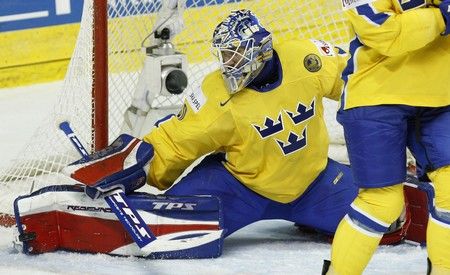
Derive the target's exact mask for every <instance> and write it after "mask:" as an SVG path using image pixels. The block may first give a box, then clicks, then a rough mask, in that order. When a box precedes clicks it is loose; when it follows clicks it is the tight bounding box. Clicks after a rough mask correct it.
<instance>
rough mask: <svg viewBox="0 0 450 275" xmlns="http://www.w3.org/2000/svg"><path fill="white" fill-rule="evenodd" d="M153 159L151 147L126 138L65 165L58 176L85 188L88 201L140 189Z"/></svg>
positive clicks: (127, 136)
mask: <svg viewBox="0 0 450 275" xmlns="http://www.w3.org/2000/svg"><path fill="white" fill-rule="evenodd" d="M152 158H153V146H152V145H151V144H149V143H146V142H144V141H142V140H140V139H137V138H134V137H132V136H129V135H127V134H122V135H120V136H119V137H118V138H117V139H116V140H115V141H114V142H113V143H112V144H111V145H109V146H108V147H106V148H105V149H103V150H100V151H98V152H96V153H94V154H91V155H89V158H88V159H85V158H83V159H81V160H78V161H76V162H74V163H72V164H69V165H68V166H67V167H65V168H64V169H63V170H62V173H63V174H65V175H67V176H69V177H71V178H72V179H74V180H76V181H77V182H79V183H81V184H83V185H85V192H86V194H87V195H88V196H89V197H91V198H92V199H96V198H98V197H99V196H100V195H101V194H103V193H106V192H109V191H112V190H115V189H121V190H122V191H124V192H125V193H129V192H131V191H133V190H136V189H138V188H140V187H141V186H143V185H144V184H145V182H146V178H147V171H148V169H149V165H150V161H151V159H152Z"/></svg>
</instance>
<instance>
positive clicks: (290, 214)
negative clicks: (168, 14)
mask: <svg viewBox="0 0 450 275" xmlns="http://www.w3.org/2000/svg"><path fill="white" fill-rule="evenodd" d="M213 49H214V51H215V53H216V54H217V57H218V59H219V61H220V64H221V66H220V70H218V71H215V72H213V73H211V74H210V75H208V76H207V77H206V78H205V80H204V82H203V84H202V87H201V89H200V90H198V91H197V92H193V93H191V94H189V95H187V97H186V101H185V104H184V106H183V108H182V110H181V112H180V113H179V114H178V116H172V117H170V118H168V119H166V120H162V121H160V122H159V123H158V124H159V125H158V127H157V128H155V129H153V130H152V131H151V132H150V133H149V134H148V135H147V136H145V137H144V141H146V142H148V143H150V144H152V145H153V147H154V150H155V155H154V157H153V159H152V162H151V166H150V170H149V173H148V183H149V184H150V185H153V186H156V187H157V188H159V189H161V190H165V189H168V188H169V187H171V186H172V184H173V183H174V181H175V180H176V179H177V178H178V177H179V176H180V175H181V174H182V173H183V171H184V170H185V169H186V168H187V167H188V166H190V165H191V164H192V163H193V162H194V161H195V160H196V159H198V158H200V157H201V156H202V155H204V154H208V153H212V154H211V155H209V156H208V157H206V158H205V159H204V160H203V161H202V162H201V163H200V164H199V165H198V166H197V167H196V168H195V169H194V170H193V171H192V172H190V173H189V174H188V175H187V176H186V177H184V178H182V179H181V181H180V182H178V183H176V184H175V185H173V187H172V188H170V189H169V190H168V191H167V192H166V194H169V195H193V194H210V195H215V196H218V197H219V198H220V199H221V201H222V204H223V209H225V210H224V223H225V226H224V227H225V228H226V230H227V233H226V235H229V234H231V233H233V232H234V231H236V230H238V229H240V228H242V227H244V226H245V225H248V224H250V223H253V222H255V221H258V220H262V219H286V220H290V221H293V222H296V223H298V224H302V225H306V226H310V227H313V228H316V229H318V230H320V231H323V232H328V233H333V232H334V230H335V228H336V226H337V223H338V221H339V220H340V219H341V218H342V217H343V214H344V213H345V212H346V211H347V210H348V208H349V204H350V202H351V201H352V200H353V198H354V197H355V196H356V193H357V188H356V185H354V184H353V179H352V176H351V175H350V174H349V172H350V169H349V168H348V167H347V166H345V165H343V164H340V163H337V162H335V161H333V160H330V159H328V157H327V156H328V142H329V141H328V134H327V129H326V126H325V122H324V118H323V106H322V98H323V97H328V98H332V99H335V100H337V99H339V96H340V93H341V89H342V80H341V79H340V75H341V71H342V69H343V68H344V66H345V64H346V60H347V55H346V54H345V53H344V52H343V51H342V50H340V49H339V48H336V47H334V46H332V45H330V44H329V43H327V42H324V41H319V40H301V41H290V42H285V43H280V44H275V45H274V46H273V45H272V35H271V33H270V32H268V31H267V30H266V29H264V28H263V27H262V26H261V24H260V23H259V21H258V19H257V18H256V17H255V15H254V14H253V13H252V12H250V11H248V10H239V11H234V12H232V13H231V14H230V15H229V16H228V17H227V18H226V19H225V20H224V21H223V22H221V23H220V24H219V25H218V26H217V28H216V29H215V31H214V35H213Z"/></svg>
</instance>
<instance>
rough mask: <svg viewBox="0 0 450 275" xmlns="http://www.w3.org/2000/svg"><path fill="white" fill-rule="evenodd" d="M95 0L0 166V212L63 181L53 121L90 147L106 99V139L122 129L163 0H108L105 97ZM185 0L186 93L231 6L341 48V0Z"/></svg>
mask: <svg viewBox="0 0 450 275" xmlns="http://www.w3.org/2000/svg"><path fill="white" fill-rule="evenodd" d="M94 1H98V0H85V1H84V2H85V3H84V9H83V16H82V21H81V26H80V31H79V36H78V39H77V43H76V47H75V51H74V53H73V56H72V59H71V62H70V65H69V67H68V71H67V74H66V77H65V80H64V84H63V88H62V91H61V92H60V93H59V99H58V101H57V104H56V105H55V107H54V110H53V112H52V114H51V115H50V116H49V117H48V118H47V119H46V121H44V122H43V123H42V125H41V126H40V127H38V129H37V131H36V132H35V134H34V135H33V137H32V139H31V141H30V142H29V143H28V144H27V145H26V146H25V148H24V149H23V150H22V151H21V152H20V154H18V156H19V157H17V158H16V159H14V160H12V161H11V162H10V165H9V166H8V167H7V168H6V169H4V170H3V171H1V172H0V213H6V214H12V213H13V209H12V203H13V200H14V199H15V198H16V197H17V196H18V195H21V194H27V193H30V192H32V191H33V190H37V189H38V188H40V187H42V186H46V185H51V184H59V183H61V182H64V179H63V178H62V177H63V176H61V175H60V174H59V173H58V172H59V171H60V169H61V168H62V167H64V166H65V165H67V164H68V163H70V162H72V161H74V160H76V159H79V155H78V154H77V152H76V151H75V150H74V149H73V148H72V145H71V144H70V142H69V141H68V140H67V138H66V137H65V136H64V134H63V133H62V132H61V131H60V130H59V129H58V126H57V125H58V122H61V121H62V120H68V121H70V124H71V126H72V127H73V128H74V129H75V131H76V133H77V135H78V136H79V138H80V140H81V141H82V142H83V143H84V144H85V146H86V147H87V148H94V147H95V144H94V143H95V133H96V131H98V130H99V129H98V128H99V127H101V125H100V126H99V125H97V124H96V123H95V122H93V120H92V114H93V110H95V109H96V108H99V107H103V108H105V106H107V113H108V121H109V123H108V127H107V129H106V131H107V133H108V140H107V142H111V141H112V140H113V139H114V138H115V137H117V136H118V135H119V134H120V130H121V125H122V123H123V114H124V112H125V110H126V109H127V108H128V107H129V105H130V102H131V99H132V96H133V93H134V90H135V87H136V84H137V80H138V76H139V73H140V70H141V68H142V65H143V60H144V53H143V52H142V51H141V43H142V41H143V40H144V38H145V37H146V36H147V35H148V34H149V33H151V32H152V30H153V26H154V23H155V18H156V15H157V13H158V11H159V10H160V8H161V1H162V0H109V1H108V3H107V15H108V23H107V25H108V49H107V51H105V52H103V53H98V52H97V54H104V55H107V58H108V71H109V73H108V75H107V82H108V84H107V85H108V88H109V94H108V100H107V102H104V103H103V104H104V105H101V104H102V103H98V102H95V101H93V98H92V86H93V84H94V83H96V81H95V80H96V79H97V78H99V76H98V75H97V76H93V74H92V71H93V65H94V64H93V61H92V60H93V52H94V47H93V44H94V43H93V35H92V33H93V19H94V18H95V17H96V11H95V9H94V8H93V7H94ZM102 1H106V0H102ZM186 5H187V8H186V10H185V12H184V16H183V18H184V25H185V27H184V29H183V31H182V32H181V33H179V34H178V35H176V36H175V37H174V39H173V43H174V45H175V47H176V49H177V51H179V52H182V53H185V54H186V55H187V58H188V63H189V69H188V79H189V86H188V88H187V91H185V93H187V92H189V91H192V90H195V89H198V88H199V87H200V84H201V82H202V80H203V78H204V76H205V75H206V74H208V73H209V72H211V71H213V70H215V69H217V65H216V64H215V62H214V57H213V55H212V54H211V53H210V41H211V34H212V31H213V29H214V27H215V26H216V25H217V24H218V23H219V22H220V21H221V20H222V19H223V18H225V17H226V16H227V15H228V14H229V12H230V10H232V9H241V8H247V9H251V10H252V11H253V12H254V13H255V14H256V15H257V16H258V17H259V18H260V20H261V22H262V23H263V25H265V26H266V28H267V29H269V30H271V31H272V32H273V33H274V39H275V40H284V39H292V38H315V39H322V40H326V41H329V42H332V43H334V44H336V45H339V46H341V47H343V48H344V49H346V45H347V41H348V40H349V37H350V32H349V26H348V24H347V22H346V21H345V19H344V16H343V15H342V11H341V6H340V1H339V0H300V1H299V0H253V1H252V0H241V1H239V0H229V1H227V0H187V2H186ZM97 28H98V26H97ZM94 71H95V69H94ZM97 74H101V72H97ZM182 98H183V95H181V96H171V97H166V96H160V97H158V98H157V100H156V101H155V102H154V104H153V108H154V109H164V108H166V107H167V106H172V107H173V106H175V107H176V106H179V105H180V103H181V101H182ZM336 108H337V103H335V102H329V101H327V102H325V109H326V121H327V124H328V127H329V132H330V137H331V143H332V148H336V150H337V151H336V150H334V149H332V150H331V151H330V154H331V156H332V157H334V158H336V159H338V160H339V159H341V160H343V159H344V160H345V153H343V152H344V151H345V150H343V149H342V148H343V145H344V139H343V135H342V130H341V128H340V127H339V126H338V124H337V123H336V122H335V119H334V113H335V111H336ZM103 131H105V129H103ZM339 148H340V149H339ZM5 217H7V215H6V216H3V218H4V219H3V220H2V219H1V218H0V224H3V225H4V224H5V221H11V220H10V219H5Z"/></svg>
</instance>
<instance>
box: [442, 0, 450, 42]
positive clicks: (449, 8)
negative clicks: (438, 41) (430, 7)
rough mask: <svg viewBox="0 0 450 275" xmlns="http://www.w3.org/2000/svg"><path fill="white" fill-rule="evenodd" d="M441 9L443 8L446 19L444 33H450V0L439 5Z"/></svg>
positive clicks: (445, 0)
mask: <svg viewBox="0 0 450 275" xmlns="http://www.w3.org/2000/svg"><path fill="white" fill-rule="evenodd" d="M439 9H440V10H441V13H442V16H443V17H444V21H445V31H444V32H442V33H441V34H442V35H447V34H449V33H450V0H444V1H442V2H441V4H440V5H439Z"/></svg>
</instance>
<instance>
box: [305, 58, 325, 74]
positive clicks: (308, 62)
mask: <svg viewBox="0 0 450 275" xmlns="http://www.w3.org/2000/svg"><path fill="white" fill-rule="evenodd" d="M303 65H304V66H305V68H306V69H307V70H308V71H310V72H312V73H315V72H318V71H319V70H320V69H321V68H322V60H321V59H320V57H319V56H318V55H317V54H313V53H311V54H308V55H307V56H305V58H304V59H303Z"/></svg>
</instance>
